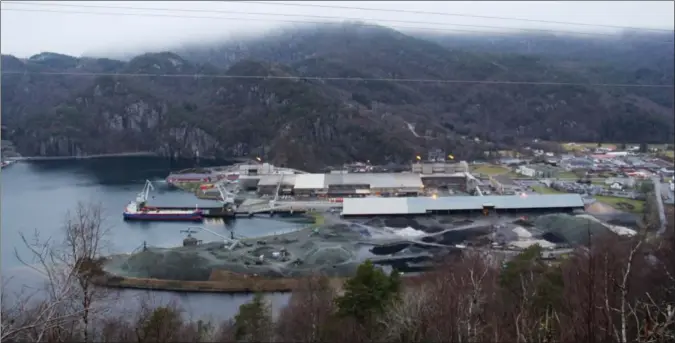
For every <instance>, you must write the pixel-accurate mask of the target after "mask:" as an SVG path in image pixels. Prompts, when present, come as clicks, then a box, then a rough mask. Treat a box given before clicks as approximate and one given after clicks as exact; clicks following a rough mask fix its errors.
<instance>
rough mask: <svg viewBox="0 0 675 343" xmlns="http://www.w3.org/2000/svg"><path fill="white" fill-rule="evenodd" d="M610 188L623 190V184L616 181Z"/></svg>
mask: <svg viewBox="0 0 675 343" xmlns="http://www.w3.org/2000/svg"><path fill="white" fill-rule="evenodd" d="M609 188H611V189H614V190H622V189H623V186H622V185H621V184H620V183H618V182H614V183H613V184H611V185H610V186H609Z"/></svg>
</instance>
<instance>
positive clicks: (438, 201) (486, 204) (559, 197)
mask: <svg viewBox="0 0 675 343" xmlns="http://www.w3.org/2000/svg"><path fill="white" fill-rule="evenodd" d="M583 208H584V202H583V200H582V198H581V195H579V194H545V195H527V196H521V195H513V196H500V195H496V196H475V197H440V198H432V197H413V198H377V197H368V198H345V199H344V202H343V204H342V215H343V216H382V215H426V214H449V213H453V212H472V211H488V212H489V211H532V210H557V211H565V210H567V211H571V210H575V209H583Z"/></svg>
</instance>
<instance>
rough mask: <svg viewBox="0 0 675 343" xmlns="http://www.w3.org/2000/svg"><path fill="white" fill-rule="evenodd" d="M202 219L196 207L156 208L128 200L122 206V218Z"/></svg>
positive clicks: (192, 220) (150, 219)
mask: <svg viewBox="0 0 675 343" xmlns="http://www.w3.org/2000/svg"><path fill="white" fill-rule="evenodd" d="M203 219H204V216H203V212H202V210H200V209H197V208H195V209H194V210H183V209H166V208H157V207H150V206H145V204H143V203H138V202H136V201H132V202H130V203H129V204H128V205H127V206H126V207H125V208H124V220H146V221H188V222H201V221H202V220H203Z"/></svg>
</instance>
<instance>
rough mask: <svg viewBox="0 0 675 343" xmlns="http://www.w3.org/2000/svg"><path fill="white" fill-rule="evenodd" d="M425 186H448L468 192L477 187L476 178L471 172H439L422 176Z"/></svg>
mask: <svg viewBox="0 0 675 343" xmlns="http://www.w3.org/2000/svg"><path fill="white" fill-rule="evenodd" d="M421 178H422V183H423V184H424V187H425V188H448V189H455V190H461V191H462V192H467V191H469V190H471V189H473V188H475V187H476V183H475V181H476V179H475V178H474V177H473V176H472V175H471V174H469V173H465V172H458V173H451V174H446V173H438V174H423V175H422V176H421Z"/></svg>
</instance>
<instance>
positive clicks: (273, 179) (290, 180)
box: [258, 174, 296, 186]
mask: <svg viewBox="0 0 675 343" xmlns="http://www.w3.org/2000/svg"><path fill="white" fill-rule="evenodd" d="M282 177H283V179H282ZM295 177H296V175H295V174H273V175H265V176H263V177H261V178H260V182H258V186H276V185H278V184H279V180H281V181H282V184H283V185H291V186H294V185H295Z"/></svg>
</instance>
